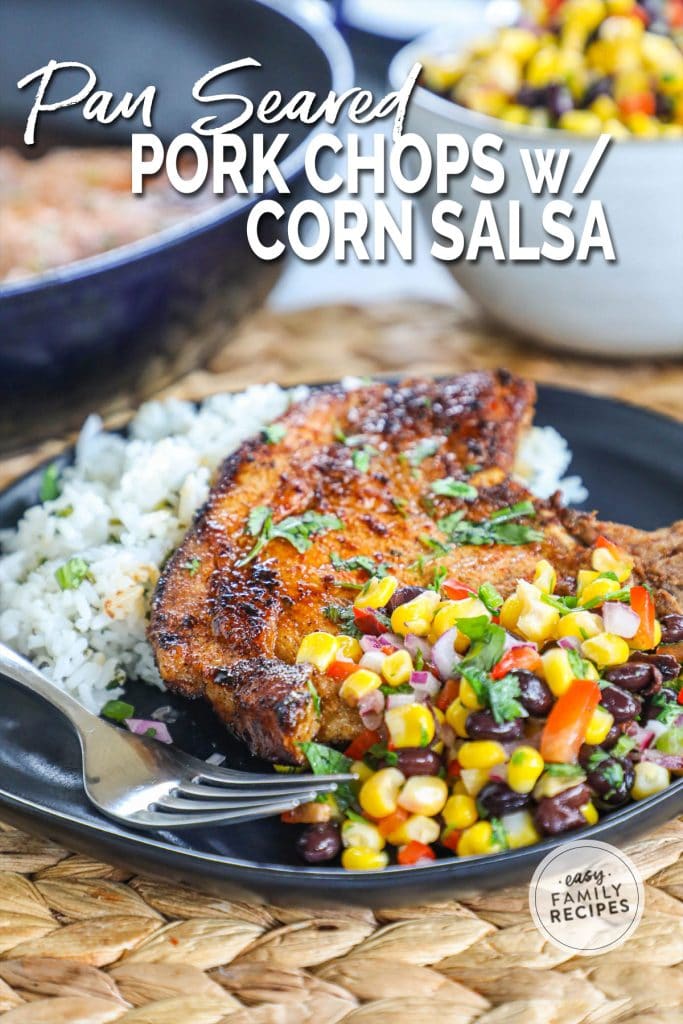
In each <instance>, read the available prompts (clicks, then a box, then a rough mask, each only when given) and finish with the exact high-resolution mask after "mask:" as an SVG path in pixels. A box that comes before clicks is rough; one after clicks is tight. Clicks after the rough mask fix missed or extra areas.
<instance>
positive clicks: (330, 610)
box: [323, 604, 363, 640]
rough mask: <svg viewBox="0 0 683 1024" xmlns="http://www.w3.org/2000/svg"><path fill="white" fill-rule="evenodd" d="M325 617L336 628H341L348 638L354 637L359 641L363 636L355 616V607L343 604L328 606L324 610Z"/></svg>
mask: <svg viewBox="0 0 683 1024" xmlns="http://www.w3.org/2000/svg"><path fill="white" fill-rule="evenodd" d="M323 615H324V616H325V618H326V619H329V620H330V622H332V623H334V625H335V626H339V627H340V629H341V631H342V633H345V634H346V636H354V637H355V638H356V639H357V640H358V639H359V638H360V637H361V636H362V635H363V634H362V632H361V631H360V629H359V628H358V626H357V625H356V620H355V618H354V616H353V607H352V606H351V605H343V604H328V605H325V607H324V608H323Z"/></svg>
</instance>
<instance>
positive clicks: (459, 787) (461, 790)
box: [451, 768, 476, 796]
mask: <svg viewBox="0 0 683 1024" xmlns="http://www.w3.org/2000/svg"><path fill="white" fill-rule="evenodd" d="M470 770H471V771H476V769H474V768H472V769H470ZM451 793H452V794H453V796H469V793H468V792H467V787H466V785H465V783H464V782H463V781H462V779H456V780H455V782H454V783H453V785H452V786H451Z"/></svg>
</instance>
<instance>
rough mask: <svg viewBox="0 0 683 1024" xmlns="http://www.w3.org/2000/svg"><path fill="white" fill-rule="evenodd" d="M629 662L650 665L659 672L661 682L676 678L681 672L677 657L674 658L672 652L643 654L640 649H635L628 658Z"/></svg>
mask: <svg viewBox="0 0 683 1024" xmlns="http://www.w3.org/2000/svg"><path fill="white" fill-rule="evenodd" d="M629 662H630V663H631V664H636V665H637V664H640V665H650V666H651V667H652V668H654V669H655V670H656V671H657V672H659V675H660V676H661V682H665V683H667V682H670V681H671V680H672V679H678V677H679V675H680V674H681V666H680V665H679V663H678V658H674V656H673V654H643V652H642V651H636V653H635V654H632V655H631V657H630V658H629Z"/></svg>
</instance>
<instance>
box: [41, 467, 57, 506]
mask: <svg viewBox="0 0 683 1024" xmlns="http://www.w3.org/2000/svg"><path fill="white" fill-rule="evenodd" d="M59 473H60V470H59V466H58V465H57V463H56V462H52V463H51V464H50V465H49V466H48V467H47V468H46V469H45V470H44V471H43V475H42V477H41V480H40V491H39V492H38V497H39V498H40V500H41V502H42V503H43V504H45V502H46V501H54V500H55V498H58V497H59V495H60V494H61V492H62V489H61V487H60V484H59Z"/></svg>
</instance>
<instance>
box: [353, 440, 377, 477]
mask: <svg viewBox="0 0 683 1024" xmlns="http://www.w3.org/2000/svg"><path fill="white" fill-rule="evenodd" d="M373 455H377V449H376V448H373V447H372V445H369V444H364V445H363V447H362V448H355V449H354V451H353V452H352V453H351V462H352V463H353V467H354V469H357V470H358V472H359V473H367V471H368V470H369V469H370V459H371V458H372V456H373Z"/></svg>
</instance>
